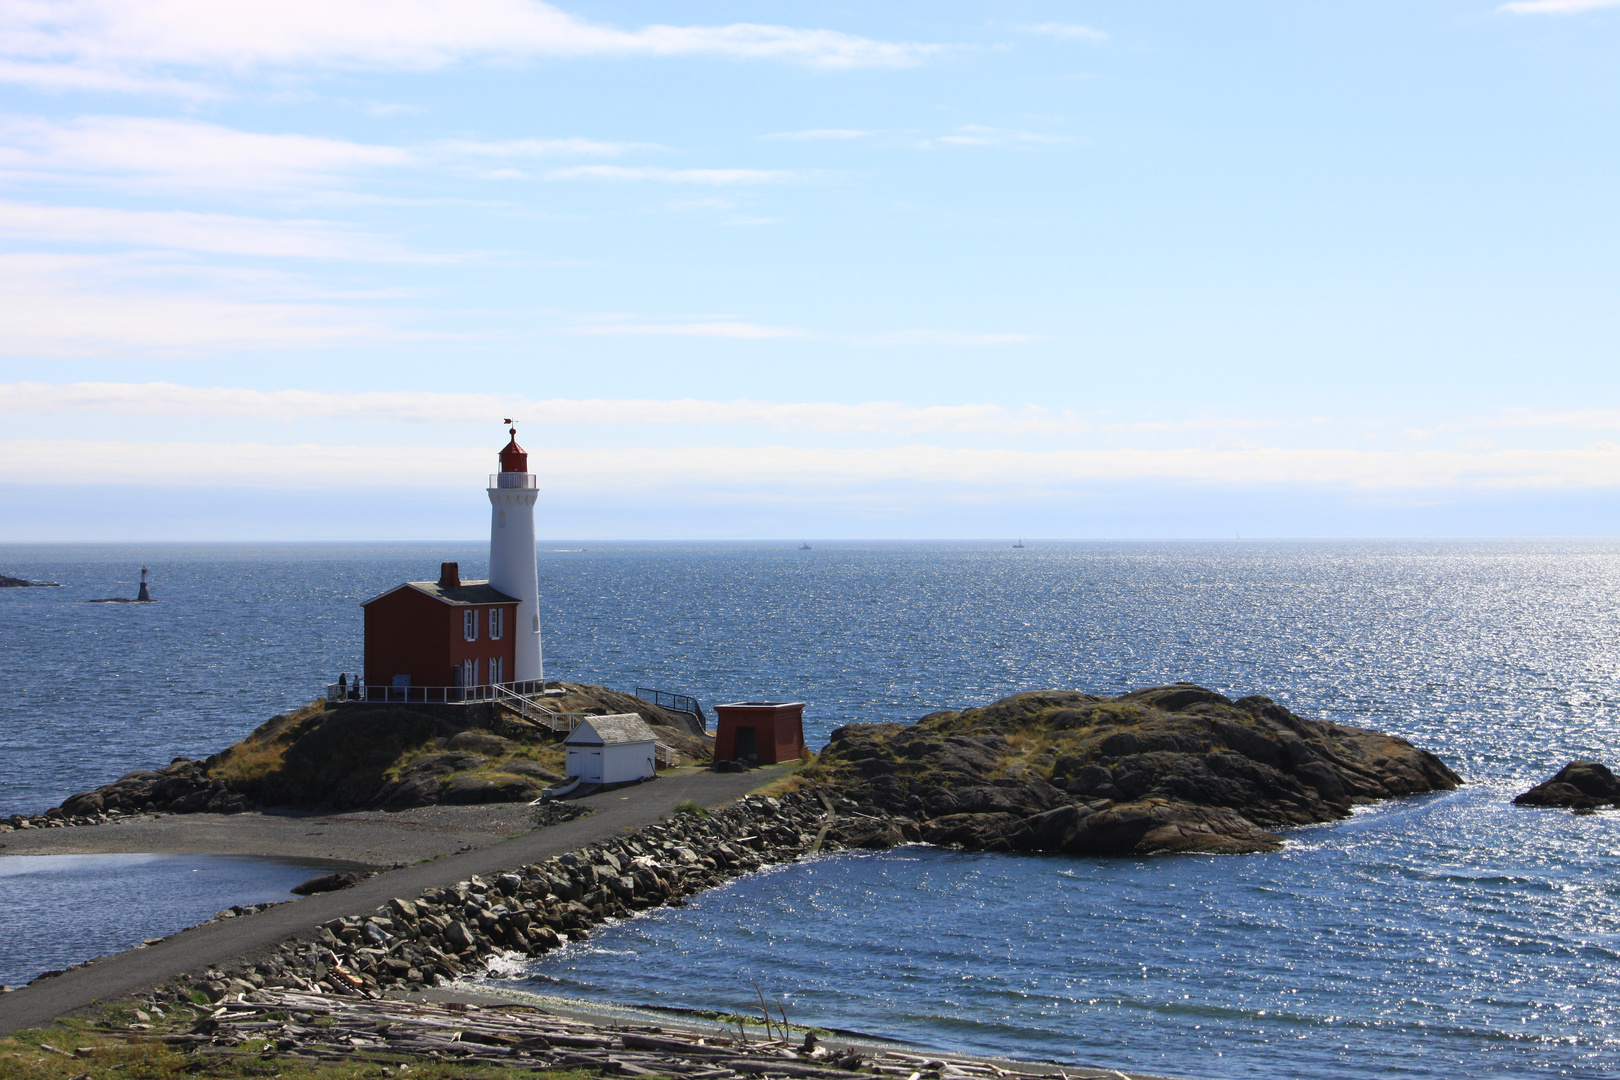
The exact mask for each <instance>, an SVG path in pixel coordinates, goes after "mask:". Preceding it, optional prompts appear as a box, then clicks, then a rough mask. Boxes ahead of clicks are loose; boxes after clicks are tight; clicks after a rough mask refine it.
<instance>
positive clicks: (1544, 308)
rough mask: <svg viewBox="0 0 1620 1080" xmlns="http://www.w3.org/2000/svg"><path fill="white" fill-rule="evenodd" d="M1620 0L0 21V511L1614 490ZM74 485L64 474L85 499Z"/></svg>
mask: <svg viewBox="0 0 1620 1080" xmlns="http://www.w3.org/2000/svg"><path fill="white" fill-rule="evenodd" d="M1617 42H1620V0H1527V2H1520V3H1507V4H1493V3H1491V2H1489V0H1485V2H1461V0H1434V2H1427V3H1422V4H1414V3H1410V2H1409V0H1408V2H1398V3H1397V2H1387V3H1379V2H1365V0H1359V2H1355V3H1349V2H1343V3H1327V2H1323V3H1282V2H1276V3H1264V4H1262V3H1201V4H1193V3H1182V4H1168V3H1141V2H1135V3H1084V4H1056V3H1006V2H1003V3H997V4H982V3H931V4H887V5H872V4H860V5H853V4H851V5H841V4H819V5H794V4H780V3H764V2H756V3H662V4H656V5H655V4H635V3H619V4H612V5H608V4H594V3H576V4H567V5H560V6H548V5H546V4H541V3H536V2H533V0H458V2H456V3H453V4H452V3H448V2H445V3H439V2H432V0H414V2H407V0H388V2H383V0H363V2H354V3H331V2H326V0H322V2H316V0H277V2H275V3H269V2H257V0H244V2H239V3H236V4H231V5H219V4H210V3H203V2H201V0H156V2H149V3H142V4H138V5H136V4H129V3H127V2H119V0H68V2H58V3H49V4H44V3H17V4H12V5H9V6H8V7H7V8H6V10H5V11H4V12H3V13H0V49H3V53H0V95H3V107H0V245H3V246H0V296H4V297H5V299H4V301H3V302H0V500H3V502H0V505H4V506H7V507H8V508H9V509H8V512H6V513H4V514H0V539H10V540H29V539H61V540H72V539H82V540H105V539H247V538H275V539H284V538H285V539H322V538H329V539H391V538H397V539H407V538H428V537H432V538H440V537H443V538H453V537H471V536H476V535H478V534H479V533H480V532H481V531H482V529H483V528H484V527H485V526H484V519H485V516H486V514H487V509H486V506H485V501H484V499H483V496H482V492H481V487H482V484H483V482H484V474H485V473H486V472H487V470H488V469H489V468H491V467H493V465H492V463H493V460H494V459H493V451H494V450H495V449H496V448H498V446H499V445H500V443H501V442H502V441H503V430H502V428H501V427H500V424H499V421H500V420H501V418H502V417H504V416H512V415H515V416H517V417H518V418H520V419H521V420H523V421H524V423H523V425H522V441H523V442H524V443H525V444H526V445H527V446H528V447H529V448H530V450H531V452H532V458H531V460H532V461H533V463H534V465H533V467H534V468H535V469H536V471H538V472H540V473H541V475H542V484H543V486H544V487H545V488H546V489H547V491H548V492H549V498H548V502H549V507H548V509H547V510H546V512H545V513H544V514H543V520H544V521H546V522H547V524H546V525H543V526H542V531H543V532H545V531H546V530H548V529H549V530H550V532H551V534H552V535H555V536H558V537H601V538H607V537H625V538H659V537H717V538H731V537H735V538H746V537H795V538H796V537H800V536H804V537H811V538H814V537H822V536H828V537H830V536H849V537H989V536H1000V535H1003V534H1006V535H1018V534H1023V535H1026V536H1031V537H1038V536H1062V537H1087V536H1105V537H1118V536H1231V535H1235V534H1239V533H1241V534H1243V535H1249V536H1262V535H1265V536H1323V535H1330V536H1355V535H1376V536H1389V535H1461V536H1467V535H1570V534H1575V535H1614V534H1615V533H1616V532H1617V531H1620V512H1617V509H1620V503H1617V501H1616V499H1615V494H1616V489H1617V487H1620V445H1617V435H1620V403H1617V399H1616V389H1617V383H1620V376H1617V374H1616V371H1617V365H1616V363H1615V362H1614V361H1615V358H1616V353H1617V350H1616V346H1617V344H1620V333H1617V331H1620V304H1617V303H1616V302H1615V295H1616V288H1615V286H1616V276H1617V275H1616V260H1617V255H1616V253H1617V252H1620V235H1617V233H1620V229H1617V223H1620V219H1617V210H1616V198H1615V195H1616V186H1615V177H1616V176H1620V168H1617V165H1620V162H1617V160H1616V158H1617V156H1620V140H1617V139H1616V134H1617V132H1620V125H1617V123H1616V119H1617V118H1616V109H1617V106H1620V97H1617V94H1616V89H1617V83H1620V74H1617V72H1620V65H1616V63H1615V59H1616V53H1617V50H1616V44H1617ZM91 505H94V506H97V507H99V510H98V511H97V512H95V513H87V506H91Z"/></svg>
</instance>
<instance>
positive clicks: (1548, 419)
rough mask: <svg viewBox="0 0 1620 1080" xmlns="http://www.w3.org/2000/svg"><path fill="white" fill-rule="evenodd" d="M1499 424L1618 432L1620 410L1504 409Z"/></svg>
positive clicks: (1619, 427) (1619, 428)
mask: <svg viewBox="0 0 1620 1080" xmlns="http://www.w3.org/2000/svg"><path fill="white" fill-rule="evenodd" d="M1500 422H1501V423H1502V424H1504V425H1506V426H1508V427H1549V428H1584V429H1587V430H1620V409H1567V410H1561V411H1558V412H1546V411H1543V410H1540V409H1505V410H1503V412H1502V415H1501V420H1500Z"/></svg>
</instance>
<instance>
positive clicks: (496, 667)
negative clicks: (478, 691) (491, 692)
mask: <svg viewBox="0 0 1620 1080" xmlns="http://www.w3.org/2000/svg"><path fill="white" fill-rule="evenodd" d="M504 667H506V660H505V657H500V656H492V657H490V658H489V683H490V685H491V686H494V685H495V684H496V683H500V682H505V681H506V678H505V676H506V672H504V671H502V670H501V669H502V668H504Z"/></svg>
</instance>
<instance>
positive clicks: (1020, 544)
mask: <svg viewBox="0 0 1620 1080" xmlns="http://www.w3.org/2000/svg"><path fill="white" fill-rule="evenodd" d="M1023 546H1024V538H1023V537H1022V536H1020V537H1019V538H1018V543H1016V544H1014V545H1013V547H1015V548H1021V547H1023Z"/></svg>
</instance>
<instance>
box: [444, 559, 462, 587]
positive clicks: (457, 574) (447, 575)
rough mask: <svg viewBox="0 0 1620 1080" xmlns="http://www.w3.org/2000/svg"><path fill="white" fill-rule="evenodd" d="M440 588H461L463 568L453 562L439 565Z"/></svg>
mask: <svg viewBox="0 0 1620 1080" xmlns="http://www.w3.org/2000/svg"><path fill="white" fill-rule="evenodd" d="M439 588H441V589H459V588H461V566H460V565H459V564H457V563H453V562H447V563H440V564H439Z"/></svg>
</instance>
